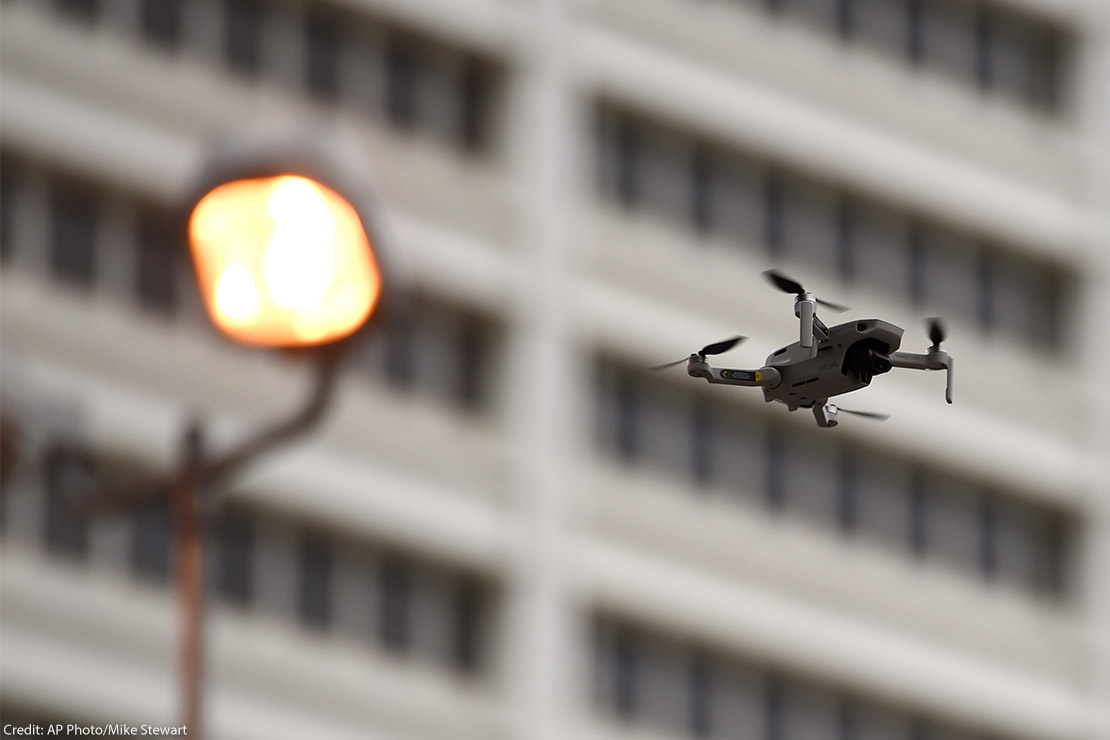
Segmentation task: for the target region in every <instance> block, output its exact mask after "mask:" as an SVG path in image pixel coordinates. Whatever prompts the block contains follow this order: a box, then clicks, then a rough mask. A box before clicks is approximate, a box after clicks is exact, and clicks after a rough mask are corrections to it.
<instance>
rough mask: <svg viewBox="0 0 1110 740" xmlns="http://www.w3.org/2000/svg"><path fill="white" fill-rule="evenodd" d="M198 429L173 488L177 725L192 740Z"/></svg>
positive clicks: (198, 569)
mask: <svg viewBox="0 0 1110 740" xmlns="http://www.w3.org/2000/svg"><path fill="white" fill-rule="evenodd" d="M201 442H202V440H201V432H200V427H199V426H198V425H196V424H191V425H190V426H189V428H188V430H187V431H186V433H185V437H184V440H183V448H184V449H183V450H182V453H183V454H182V458H183V459H182V475H181V476H180V477H179V478H178V479H177V481H175V485H174V487H173V493H172V495H173V515H174V533H175V544H176V546H177V547H176V552H177V595H178V602H179V607H180V609H181V613H180V620H181V622H180V625H179V630H180V635H181V642H180V653H179V655H178V660H179V661H180V681H181V686H180V691H181V711H182V718H181V721H182V723H183V724H184V725H185V727H186V728H187V730H186V732H187V733H188V737H189V738H191V740H198V738H202V737H203V730H202V712H203V701H202V699H203V696H202V692H201V687H202V685H203V674H204V640H203V635H204V624H203V622H204V549H203V538H202V536H201V527H200V490H199V486H200V483H201V481H200V475H199V473H200V470H201V467H202V462H203V461H202V454H203V452H202V450H201Z"/></svg>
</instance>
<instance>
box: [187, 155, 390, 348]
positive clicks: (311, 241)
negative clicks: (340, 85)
mask: <svg viewBox="0 0 1110 740" xmlns="http://www.w3.org/2000/svg"><path fill="white" fill-rule="evenodd" d="M299 143H300V142H298V141H297V140H294V141H292V142H288V141H286V142H268V143H263V144H259V143H258V142H257V141H250V142H239V143H234V142H232V143H230V144H229V143H225V144H224V145H223V146H222V147H221V148H219V149H216V150H214V151H213V154H212V157H211V159H210V161H209V163H208V166H207V168H206V171H205V172H204V174H203V176H202V177H201V178H200V179H199V185H198V187H196V188H195V190H194V193H195V194H194V197H192V198H191V199H190V203H191V209H190V211H189V214H188V236H189V249H190V253H191V256H192V259H193V264H194V267H195V268H196V277H197V283H198V285H199V288H200V291H201V295H202V297H203V299H204V304H205V307H206V308H207V311H208V314H209V316H210V317H211V319H212V321H213V323H215V325H216V326H217V328H219V329H220V330H221V331H222V332H223V333H224V334H226V335H227V336H229V337H230V338H232V339H234V340H236V341H238V342H241V343H244V344H249V345H254V346H262V347H285V348H289V347H306V346H316V345H322V344H329V343H332V342H336V341H339V340H341V339H343V338H345V337H347V336H349V335H351V334H353V333H354V332H355V331H356V330H358V329H359V327H361V326H362V325H363V324H364V323H365V322H366V321H367V319H368V318H369V317H370V316H371V314H372V313H374V311H375V310H376V308H377V307H378V305H379V303H380V300H381V296H382V292H383V287H384V283H385V280H384V279H383V270H382V267H381V261H380V258H379V252H378V247H379V244H378V243H377V240H376V239H375V238H374V235H373V234H374V232H373V230H372V228H371V222H370V211H371V208H370V207H369V197H370V194H369V192H368V191H367V189H366V188H367V186H366V184H365V183H364V182H361V178H360V177H359V176H357V175H358V173H350V172H349V171H348V172H344V170H343V169H342V168H341V167H339V166H338V165H337V164H336V162H338V161H341V160H340V159H339V158H338V157H332V156H330V152H328V151H326V150H323V149H322V148H320V147H318V146H313V145H303V144H301V146H300V147H299V148H298V144H299Z"/></svg>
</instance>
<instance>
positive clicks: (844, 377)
mask: <svg viewBox="0 0 1110 740" xmlns="http://www.w3.org/2000/svg"><path fill="white" fill-rule="evenodd" d="M763 276H764V277H765V278H767V280H769V281H770V282H771V284H772V285H774V286H775V287H776V288H778V289H779V290H781V291H783V292H784V293H792V294H793V295H794V315H795V316H797V317H798V324H799V337H798V341H797V342H794V343H793V344H788V345H787V346H785V347H782V348H781V349H777V350H775V351H774V352H772V353H771V354H770V356H768V357H767V360H766V362H765V364H764V366H763V367H761V368H760V369H758V370H734V369H729V368H717V367H713V366H711V365H710V364H709V363H708V362H707V361H706V359H705V358H706V357H709V356H712V355H719V354H722V353H724V352H727V351H729V350H730V349H732V348H733V347H735V346H736V345H738V344H740V342H742V341H744V340H745V339H746V338H747V337H743V336H735V337H731V338H729V339H725V340H722V341H720V342H714V343H713V344H707V345H706V346H704V347H702V348H701V349H700V350H698V351H697V352H695V353H693V354H691V355H690V356H689V357H688V358H684V359H681V360H675V361H674V362H668V363H664V364H662V365H656V366H654V367H652V368H649V369H651V370H662V369H664V368H668V367H673V366H675V365H678V364H680V363H682V362H685V363H686V372H687V373H688V374H689V375H690V376H691V377H693V378H705V379H706V380H707V381H709V382H710V383H715V384H722V385H741V386H751V387H758V388H762V389H763V399H764V400H765V401H767V402H768V403H770V402H771V401H779V402H780V403H784V404H786V406H787V408H788V409H789V410H790V411H797V410H798V409H799V408H806V409H813V416H814V418H816V419H817V426H819V427H825V428H828V427H835V426H836V425H837V424H838V423H839V414H840V413H846V414H855V415H857V416H862V417H866V418H870V419H875V420H878V421H885V420H886V419H888V418H889V416H888V415H887V414H878V413H874V412H870V411H853V410H851V409H844V408H839V407H837V405H836V404H833V403H829V399H830V398H832V397H834V396H839V395H842V394H844V393H851V392H852V391H856V390H859V389H860V388H866V387H867V386H868V385H870V384H871V379H872V378H874V377H875V376H876V375H882V374H883V373H886V372H890V370H891V369H893V368H896V367H904V368H910V369H912V370H944V371H945V373H946V376H947V382H946V385H945V391H944V398H945V400H946V401H948V403H952V356H951V355H949V354H948V353H947V352H945V351H944V350H943V349H941V346H940V345H941V342H943V341H944V338H945V330H944V326H943V324H942V323H941V321H940V319H937V318H933V319H929V320H928V335H929V341H931V342H932V346H930V347H929V349H928V350H927V351H926V352H925V353H924V354H916V353H913V352H899V351H897V350H898V347H899V345H900V344H901V343H902V329H901V328H900V327H897V326H895V325H894V324H891V323H889V322H887V321H882V320H880V319H858V320H856V321H848V322H845V323H843V324H837V325H836V326H834V327H832V328H830V327H828V326H826V325H825V322H823V321H822V320H821V319H820V318H819V317H818V316H817V306H819V305H820V306H824V307H826V308H829V309H831V310H833V311H837V312H844V311H847V310H848V308H847V307H845V306H839V305H837V304H835V303H830V302H828V301H824V300H821V299H820V298H817V297H816V296H815V295H814V294H813V293H810V292H808V291H807V290H806V289H805V288H803V287H802V284H801V283H799V282H798V281H796V280H793V279H791V278H789V277H787V276H786V275H784V274H782V273H781V272H779V271H778V270H766V271H765V272H764V273H763Z"/></svg>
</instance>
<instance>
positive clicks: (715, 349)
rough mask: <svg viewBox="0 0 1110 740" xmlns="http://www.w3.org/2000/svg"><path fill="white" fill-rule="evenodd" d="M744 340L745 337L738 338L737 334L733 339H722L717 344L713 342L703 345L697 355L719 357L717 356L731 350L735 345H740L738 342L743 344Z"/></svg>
mask: <svg viewBox="0 0 1110 740" xmlns="http://www.w3.org/2000/svg"><path fill="white" fill-rule="evenodd" d="M745 339H747V337H744V336H740V335H739V334H737V335H736V336H735V337H730V338H728V339H722V340H721V341H719V342H714V343H713V344H707V345H705V346H704V347H702V348H701V351H700V352H698V354H699V355H719V354H722V353H724V352H728V351H729V350H730V349H732V348H733V347H735V346H736V345H738V344H740V342H743V341H744V340H745Z"/></svg>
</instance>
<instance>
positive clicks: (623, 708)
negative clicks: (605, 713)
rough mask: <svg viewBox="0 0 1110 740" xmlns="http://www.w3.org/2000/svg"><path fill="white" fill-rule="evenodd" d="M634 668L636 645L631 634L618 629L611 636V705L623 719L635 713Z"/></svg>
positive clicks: (635, 668)
mask: <svg viewBox="0 0 1110 740" xmlns="http://www.w3.org/2000/svg"><path fill="white" fill-rule="evenodd" d="M636 670H637V661H636V646H635V645H634V643H633V640H632V635H630V634H629V633H627V632H625V631H623V630H621V631H618V632H617V633H616V635H615V636H614V638H613V671H612V676H613V707H614V709H616V712H617V716H618V717H620V718H621V719H623V720H630V719H632V717H633V716H634V715H635V714H636V709H637V707H636Z"/></svg>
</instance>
